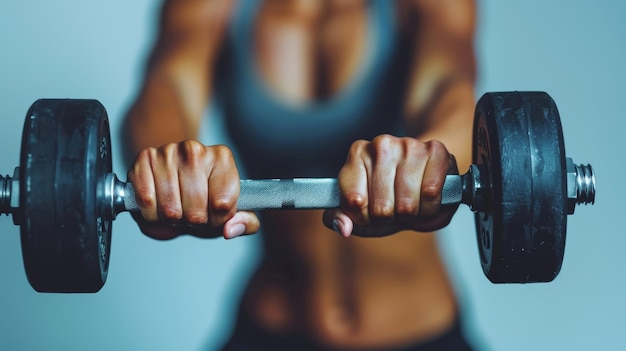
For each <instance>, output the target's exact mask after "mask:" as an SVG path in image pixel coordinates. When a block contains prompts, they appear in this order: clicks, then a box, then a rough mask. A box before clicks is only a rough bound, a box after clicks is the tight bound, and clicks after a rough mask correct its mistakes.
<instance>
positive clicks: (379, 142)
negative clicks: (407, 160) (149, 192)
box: [372, 134, 398, 153]
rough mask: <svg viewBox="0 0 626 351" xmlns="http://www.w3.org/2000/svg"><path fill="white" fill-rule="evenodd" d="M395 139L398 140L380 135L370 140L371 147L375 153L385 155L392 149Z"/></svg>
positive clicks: (387, 135)
mask: <svg viewBox="0 0 626 351" xmlns="http://www.w3.org/2000/svg"><path fill="white" fill-rule="evenodd" d="M397 139H398V138H396V137H394V136H392V135H389V134H381V135H378V136H377V137H375V138H374V139H373V140H372V145H373V147H374V150H376V151H377V152H382V153H386V152H389V150H391V149H392V148H393V145H394V144H395V143H396V141H397Z"/></svg>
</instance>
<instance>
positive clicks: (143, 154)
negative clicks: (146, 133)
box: [135, 147, 157, 165]
mask: <svg viewBox="0 0 626 351" xmlns="http://www.w3.org/2000/svg"><path fill="white" fill-rule="evenodd" d="M156 152H157V151H156V149H155V148H153V147H149V148H145V149H143V150H141V151H139V153H138V154H137V157H136V158H135V165H139V164H142V163H144V162H149V161H150V160H152V159H154V157H155V156H156Z"/></svg>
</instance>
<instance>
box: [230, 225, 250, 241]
mask: <svg viewBox="0 0 626 351" xmlns="http://www.w3.org/2000/svg"><path fill="white" fill-rule="evenodd" d="M245 231H246V226H245V225H243V224H241V223H237V224H235V225H233V226H232V227H231V228H230V230H229V231H228V239H232V238H236V237H238V236H241V235H242V234H243V233H245Z"/></svg>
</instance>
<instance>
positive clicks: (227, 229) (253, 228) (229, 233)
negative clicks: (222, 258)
mask: <svg viewBox="0 0 626 351" xmlns="http://www.w3.org/2000/svg"><path fill="white" fill-rule="evenodd" d="M260 226H261V224H260V221H259V218H258V217H257V215H256V214H255V213H254V212H251V211H239V212H237V213H235V215H234V216H233V217H232V218H230V219H229V220H228V221H226V223H225V224H224V229H223V235H224V238H225V239H232V238H236V237H238V236H241V235H248V234H254V233H256V232H258V231H259V228H260Z"/></svg>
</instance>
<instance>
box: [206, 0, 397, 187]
mask: <svg viewBox="0 0 626 351" xmlns="http://www.w3.org/2000/svg"><path fill="white" fill-rule="evenodd" d="M393 3H394V2H393V1H389V0H370V1H368V4H367V5H368V17H369V19H368V25H367V28H368V34H367V35H368V43H367V44H366V48H365V57H364V58H363V59H362V60H361V63H360V67H358V68H357V69H356V73H355V74H354V75H353V78H352V81H351V82H350V83H348V84H347V85H346V86H345V87H344V88H343V89H342V90H341V91H339V92H338V93H337V94H335V95H333V96H330V97H328V98H327V99H324V100H319V101H313V102H310V103H307V104H303V105H293V104H288V103H286V102H285V101H282V100H281V98H280V97H278V96H276V95H275V93H274V92H273V91H272V90H271V89H270V88H269V87H268V86H266V85H265V83H264V81H263V78H262V77H261V76H260V73H259V71H258V67H257V65H256V62H255V59H254V56H255V52H254V46H253V40H254V39H253V38H254V37H253V28H254V23H255V15H256V13H257V12H258V9H259V5H260V0H246V1H239V2H238V5H237V8H236V9H235V12H234V13H233V17H232V20H231V21H232V22H231V25H230V28H229V31H228V34H227V35H228V38H227V43H226V52H225V56H224V58H223V60H222V64H223V67H221V68H220V71H219V72H218V75H219V78H218V79H219V80H220V82H219V84H217V86H218V87H222V91H221V92H220V91H218V94H219V95H220V96H219V97H218V98H219V99H220V100H221V102H220V103H221V104H222V105H223V109H224V114H225V127H226V130H227V132H228V134H229V137H230V138H231V140H232V141H233V143H234V145H235V147H236V148H237V153H238V156H239V159H238V161H242V162H243V166H244V168H245V169H246V173H247V176H248V177H249V178H256V179H259V178H297V177H336V176H337V174H338V172H339V170H340V169H341V166H342V165H343V164H344V162H345V160H346V156H347V153H348V150H349V148H350V145H351V144H352V143H353V142H354V141H355V140H358V139H366V140H371V139H372V138H373V137H375V136H376V135H379V134H383V133H390V134H395V135H398V134H399V133H400V130H401V128H400V125H401V118H400V116H401V111H402V106H403V102H404V96H403V91H404V90H405V89H404V86H405V82H406V76H407V74H406V71H405V70H404V69H403V68H402V67H404V65H402V64H400V62H399V61H400V59H401V58H402V57H404V56H406V55H400V54H399V50H398V46H399V45H398V38H397V33H398V31H397V29H396V21H395V18H394V16H395V12H394V5H393ZM403 71H404V72H403Z"/></svg>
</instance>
